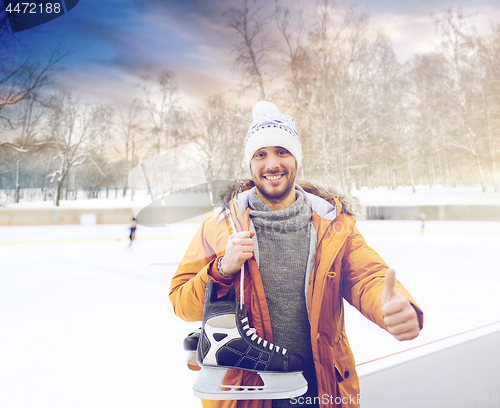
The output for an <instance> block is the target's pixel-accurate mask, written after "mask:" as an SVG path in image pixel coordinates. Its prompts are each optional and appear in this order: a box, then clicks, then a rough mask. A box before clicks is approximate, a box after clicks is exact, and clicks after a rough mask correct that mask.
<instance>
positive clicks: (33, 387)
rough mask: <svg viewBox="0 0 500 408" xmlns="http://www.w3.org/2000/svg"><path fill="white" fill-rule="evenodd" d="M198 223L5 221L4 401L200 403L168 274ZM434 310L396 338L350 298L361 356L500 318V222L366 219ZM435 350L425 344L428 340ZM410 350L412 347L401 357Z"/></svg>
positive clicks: (41, 407)
mask: <svg viewBox="0 0 500 408" xmlns="http://www.w3.org/2000/svg"><path fill="white" fill-rule="evenodd" d="M197 227H198V225H196V224H178V225H172V226H170V227H169V228H143V227H139V228H138V230H137V238H138V239H137V240H136V241H135V242H134V244H133V246H132V248H129V247H128V241H127V236H128V228H127V226H126V225H97V226H76V225H75V226H28V227H0V259H1V267H0V407H1V408H98V407H99V408H101V407H102V408H115V407H116V408H160V407H162V408H165V407H172V408H174V407H175V408H177V407H199V406H201V404H200V402H199V400H197V399H196V398H195V397H193V396H192V391H191V386H192V384H193V382H194V379H195V377H196V373H194V372H191V371H189V370H188V369H187V367H186V365H185V357H186V356H185V353H184V351H183V349H182V340H183V338H184V337H185V336H186V335H187V334H188V333H189V332H190V331H191V330H192V329H195V328H197V327H199V324H198V323H186V322H183V321H181V320H180V319H179V318H177V317H176V316H175V315H174V313H173V310H172V306H171V304H170V302H169V300H168V293H169V288H170V279H171V277H172V275H173V274H174V272H175V269H176V264H177V262H178V261H179V259H180V257H181V256H182V253H183V251H184V249H185V248H186V246H187V244H188V243H189V241H190V238H191V236H192V235H193V233H194V232H195V231H196V229H197ZM358 228H359V230H360V231H361V233H362V234H363V235H364V237H365V239H366V241H367V242H368V244H369V245H371V246H372V247H373V248H374V249H375V250H377V251H378V252H379V253H380V254H381V255H382V257H383V258H384V259H385V260H386V262H388V263H389V265H390V266H392V267H393V268H394V269H395V270H396V278H397V279H399V280H400V281H401V282H402V283H403V284H404V285H405V286H406V288H407V289H408V290H409V291H410V293H411V294H412V295H413V296H414V298H415V299H416V300H417V302H418V303H419V305H420V306H421V308H422V309H423V310H424V313H425V326H424V330H423V331H422V332H421V334H420V336H419V337H418V338H417V339H416V340H413V341H411V342H398V341H397V340H395V339H393V338H392V336H390V335H389V334H388V333H386V332H384V331H383V330H381V329H380V328H378V327H377V326H376V325H374V324H373V323H371V322H369V321H368V320H366V319H365V318H364V317H363V316H362V315H361V314H360V313H358V312H357V311H356V310H355V309H353V308H352V307H350V306H349V305H346V326H347V334H348V336H349V341H350V344H351V346H352V348H353V350H354V354H355V357H356V362H357V363H358V364H359V363H363V362H367V361H370V360H372V359H377V358H380V357H383V356H386V355H389V354H392V353H395V352H398V351H402V350H406V349H409V348H412V347H415V346H419V345H423V344H426V343H429V342H432V341H435V340H438V339H440V338H444V337H447V336H450V335H453V334H457V333H461V332H464V331H467V330H470V329H474V328H476V327H480V326H483V325H486V324H490V323H494V322H498V321H499V320H500V262H499V258H500V255H499V248H500V223H493V222H490V223H486V222H484V223H483V222H451V221H448V222H438V221H429V222H427V225H426V227H425V228H426V229H425V232H424V233H421V230H420V222H418V221H362V222H359V223H358ZM424 347H425V346H424ZM402 354H403V355H404V353H402Z"/></svg>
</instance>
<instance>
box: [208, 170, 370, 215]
mask: <svg viewBox="0 0 500 408" xmlns="http://www.w3.org/2000/svg"><path fill="white" fill-rule="evenodd" d="M296 184H297V185H299V186H300V187H301V188H302V189H303V190H304V191H305V192H307V193H310V194H314V195H315V196H318V197H320V198H322V199H324V200H326V201H328V202H329V203H331V204H333V203H334V201H333V200H334V198H337V199H338V200H339V201H340V202H341V204H342V212H344V213H346V214H349V215H351V216H353V217H354V218H356V219H360V218H361V205H360V203H359V201H358V200H357V199H356V198H354V197H351V196H349V195H347V194H346V193H344V191H343V190H342V189H340V188H336V187H332V186H323V185H320V184H316V183H310V182H308V181H301V180H296ZM213 187H214V190H215V192H214V197H217V200H215V201H217V202H218V203H220V204H227V203H228V202H229V201H230V200H231V198H232V197H233V195H234V194H236V193H239V192H242V191H246V190H250V189H251V188H253V187H255V184H254V182H253V181H252V180H251V179H245V180H234V181H229V180H227V181H226V180H224V181H223V182H221V183H219V182H218V183H216V186H213Z"/></svg>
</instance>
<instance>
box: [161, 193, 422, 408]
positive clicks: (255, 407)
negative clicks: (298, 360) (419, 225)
mask: <svg viewBox="0 0 500 408" xmlns="http://www.w3.org/2000/svg"><path fill="white" fill-rule="evenodd" d="M301 186H302V187H303V188H304V190H305V192H306V197H307V198H308V200H309V202H310V203H311V207H312V224H313V227H314V230H315V234H312V238H311V250H312V251H314V250H315V252H316V253H315V256H313V257H312V262H310V267H309V268H308V273H307V276H306V279H307V281H306V287H307V294H306V299H307V308H308V313H309V320H310V323H311V344H312V350H313V358H314V364H315V368H316V377H317V382H318V397H319V399H320V401H319V402H320V404H321V406H322V407H331V406H342V407H358V406H359V405H358V403H357V401H358V395H359V380H358V376H357V374H356V371H355V364H354V357H353V353H352V351H351V348H350V347H349V343H348V341H347V336H346V333H345V329H344V309H343V302H342V299H343V298H344V299H346V300H347V301H348V302H349V303H350V304H351V305H353V306H354V307H356V308H357V309H358V310H359V311H360V312H361V313H362V314H363V315H365V316H366V317H367V318H368V319H370V320H371V321H373V322H374V323H376V324H378V325H379V326H380V327H382V328H384V329H385V328H386V326H385V324H384V320H383V317H382V314H381V310H380V309H381V295H382V291H383V289H384V276H385V271H386V269H387V268H388V266H387V264H386V263H385V262H384V261H383V259H382V258H381V257H380V256H379V255H378V254H377V253H376V252H375V251H374V250H373V249H372V248H370V247H369V246H368V245H367V244H366V242H365V240H364V239H363V237H362V236H361V234H360V233H359V232H358V230H357V229H356V226H355V219H354V218H353V216H352V214H351V211H349V210H348V209H346V206H344V205H343V204H342V202H341V201H340V200H339V199H338V198H336V197H335V196H334V195H333V194H332V193H331V191H327V190H324V189H319V188H317V187H314V186H311V185H306V184H301ZM249 187H251V184H250V186H248V185H246V186H243V187H242V188H240V192H239V193H236V192H233V193H232V195H231V198H230V200H229V201H228V202H227V203H226V204H225V207H226V208H227V209H229V210H230V211H231V214H232V217H233V219H234V220H235V223H236V228H237V230H238V231H242V230H247V231H248V230H249V228H250V227H251V219H250V217H249V210H248V195H249V194H250V190H248V188H249ZM244 189H246V190H245V191H241V190H244ZM320 196H321V197H320ZM231 233H232V231H231V226H230V223H229V220H228V217H227V216H224V212H221V210H220V209H219V210H218V211H215V212H213V213H212V214H210V215H209V216H208V217H207V218H206V219H205V220H204V221H203V223H202V225H201V226H200V228H199V229H198V231H197V232H196V234H195V236H194V238H193V240H192V241H191V244H190V245H189V247H188V249H187V251H186V253H185V255H184V258H183V259H182V261H181V264H180V266H179V268H178V269H177V272H176V273H175V275H174V277H173V279H172V283H171V289H170V301H171V302H172V305H173V307H174V311H175V314H176V315H177V316H179V317H180V318H181V319H184V320H186V321H190V322H195V321H201V320H202V319H203V303H204V296H205V287H206V284H207V282H208V280H211V281H213V283H214V284H215V286H216V289H217V293H219V295H221V296H222V295H224V294H226V293H227V291H228V290H229V288H230V287H231V285H234V287H235V289H236V294H237V297H238V296H239V288H240V282H239V276H240V274H237V275H236V276H235V277H234V278H224V277H223V276H221V275H220V274H219V273H218V271H217V261H218V259H219V258H220V257H222V256H223V255H224V251H225V249H226V244H227V240H228V237H229V235H230V234H231ZM255 238H256V237H254V239H255ZM313 255H314V253H313ZM245 268H246V269H245V275H244V279H245V281H244V291H245V293H244V299H245V304H246V306H247V309H248V315H249V319H250V326H251V327H254V328H255V329H256V330H257V334H258V335H259V336H260V337H262V338H263V339H265V340H267V341H268V342H272V341H273V333H272V329H271V320H270V315H269V311H268V306H267V301H266V295H265V293H264V287H263V285H262V280H261V277H260V273H259V270H258V267H257V262H256V260H255V257H253V258H252V259H250V260H249V261H247V263H246V264H245ZM395 289H396V291H397V292H399V293H401V294H402V295H404V296H405V297H406V298H407V299H408V300H409V301H410V303H411V304H412V305H413V307H414V308H415V310H416V311H417V315H418V319H419V323H420V328H422V326H423V313H422V311H421V310H420V308H419V307H418V306H417V304H416V302H415V301H414V300H413V298H412V297H411V296H410V294H409V293H408V292H407V291H406V289H405V288H404V287H403V286H402V285H401V284H400V283H399V282H396V286H395ZM226 381H227V382H228V383H229V384H233V385H258V384H261V383H260V382H259V381H261V380H260V377H259V376H258V374H256V373H254V372H249V371H244V370H237V369H231V370H229V372H228V374H227V375H226V379H225V382H226ZM335 402H337V404H335ZM338 402H341V404H338ZM271 403H272V402H271V401H270V400H250V401H246V400H240V401H208V400H202V404H203V406H204V407H210V408H236V407H237V408H242V407H243V408H271Z"/></svg>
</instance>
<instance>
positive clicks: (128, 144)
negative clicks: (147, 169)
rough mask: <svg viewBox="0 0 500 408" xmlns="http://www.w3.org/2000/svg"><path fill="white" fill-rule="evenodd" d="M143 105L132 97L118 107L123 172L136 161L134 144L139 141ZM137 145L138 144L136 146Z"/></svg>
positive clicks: (125, 190)
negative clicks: (123, 163)
mask: <svg viewBox="0 0 500 408" xmlns="http://www.w3.org/2000/svg"><path fill="white" fill-rule="evenodd" d="M142 110H143V107H142V105H141V103H140V101H139V100H138V99H134V100H133V101H132V102H131V103H130V104H128V105H126V106H122V107H120V108H119V109H118V123H117V125H116V127H117V137H118V139H119V140H120V141H121V145H120V146H119V148H118V149H117V150H118V153H119V154H120V155H123V156H124V160H125V173H126V174H127V175H128V173H129V172H130V171H131V170H132V168H133V167H134V166H135V163H136V157H137V156H136V144H137V143H138V142H139V141H140V135H141V132H142V131H143V128H142V126H141V123H142V117H141V113H142ZM137 147H138V146H137ZM127 180H128V177H126V181H125V185H124V186H123V197H125V196H126V194H127V188H128V181H127Z"/></svg>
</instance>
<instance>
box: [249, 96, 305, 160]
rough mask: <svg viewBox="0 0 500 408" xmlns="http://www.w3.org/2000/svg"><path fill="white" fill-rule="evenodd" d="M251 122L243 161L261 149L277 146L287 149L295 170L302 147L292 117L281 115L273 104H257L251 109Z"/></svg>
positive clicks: (300, 157)
mask: <svg viewBox="0 0 500 408" xmlns="http://www.w3.org/2000/svg"><path fill="white" fill-rule="evenodd" d="M252 115H253V122H252V124H251V125H250V128H249V129H248V133H247V136H246V138H245V160H246V162H247V165H248V166H250V160H252V157H253V155H254V154H255V152H256V151H257V150H259V149H262V148H263V147H270V146H279V147H284V148H285V149H287V150H288V151H289V152H290V153H291V154H292V155H293V157H295V160H296V161H297V169H298V168H299V166H300V162H301V161H302V146H301V144H300V141H299V135H298V134H297V130H296V129H295V122H294V121H293V119H292V117H290V116H288V115H283V114H281V113H280V111H279V109H278V108H277V106H276V105H275V104H274V103H271V102H268V101H261V102H257V103H256V104H255V105H254V107H253V109H252Z"/></svg>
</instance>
